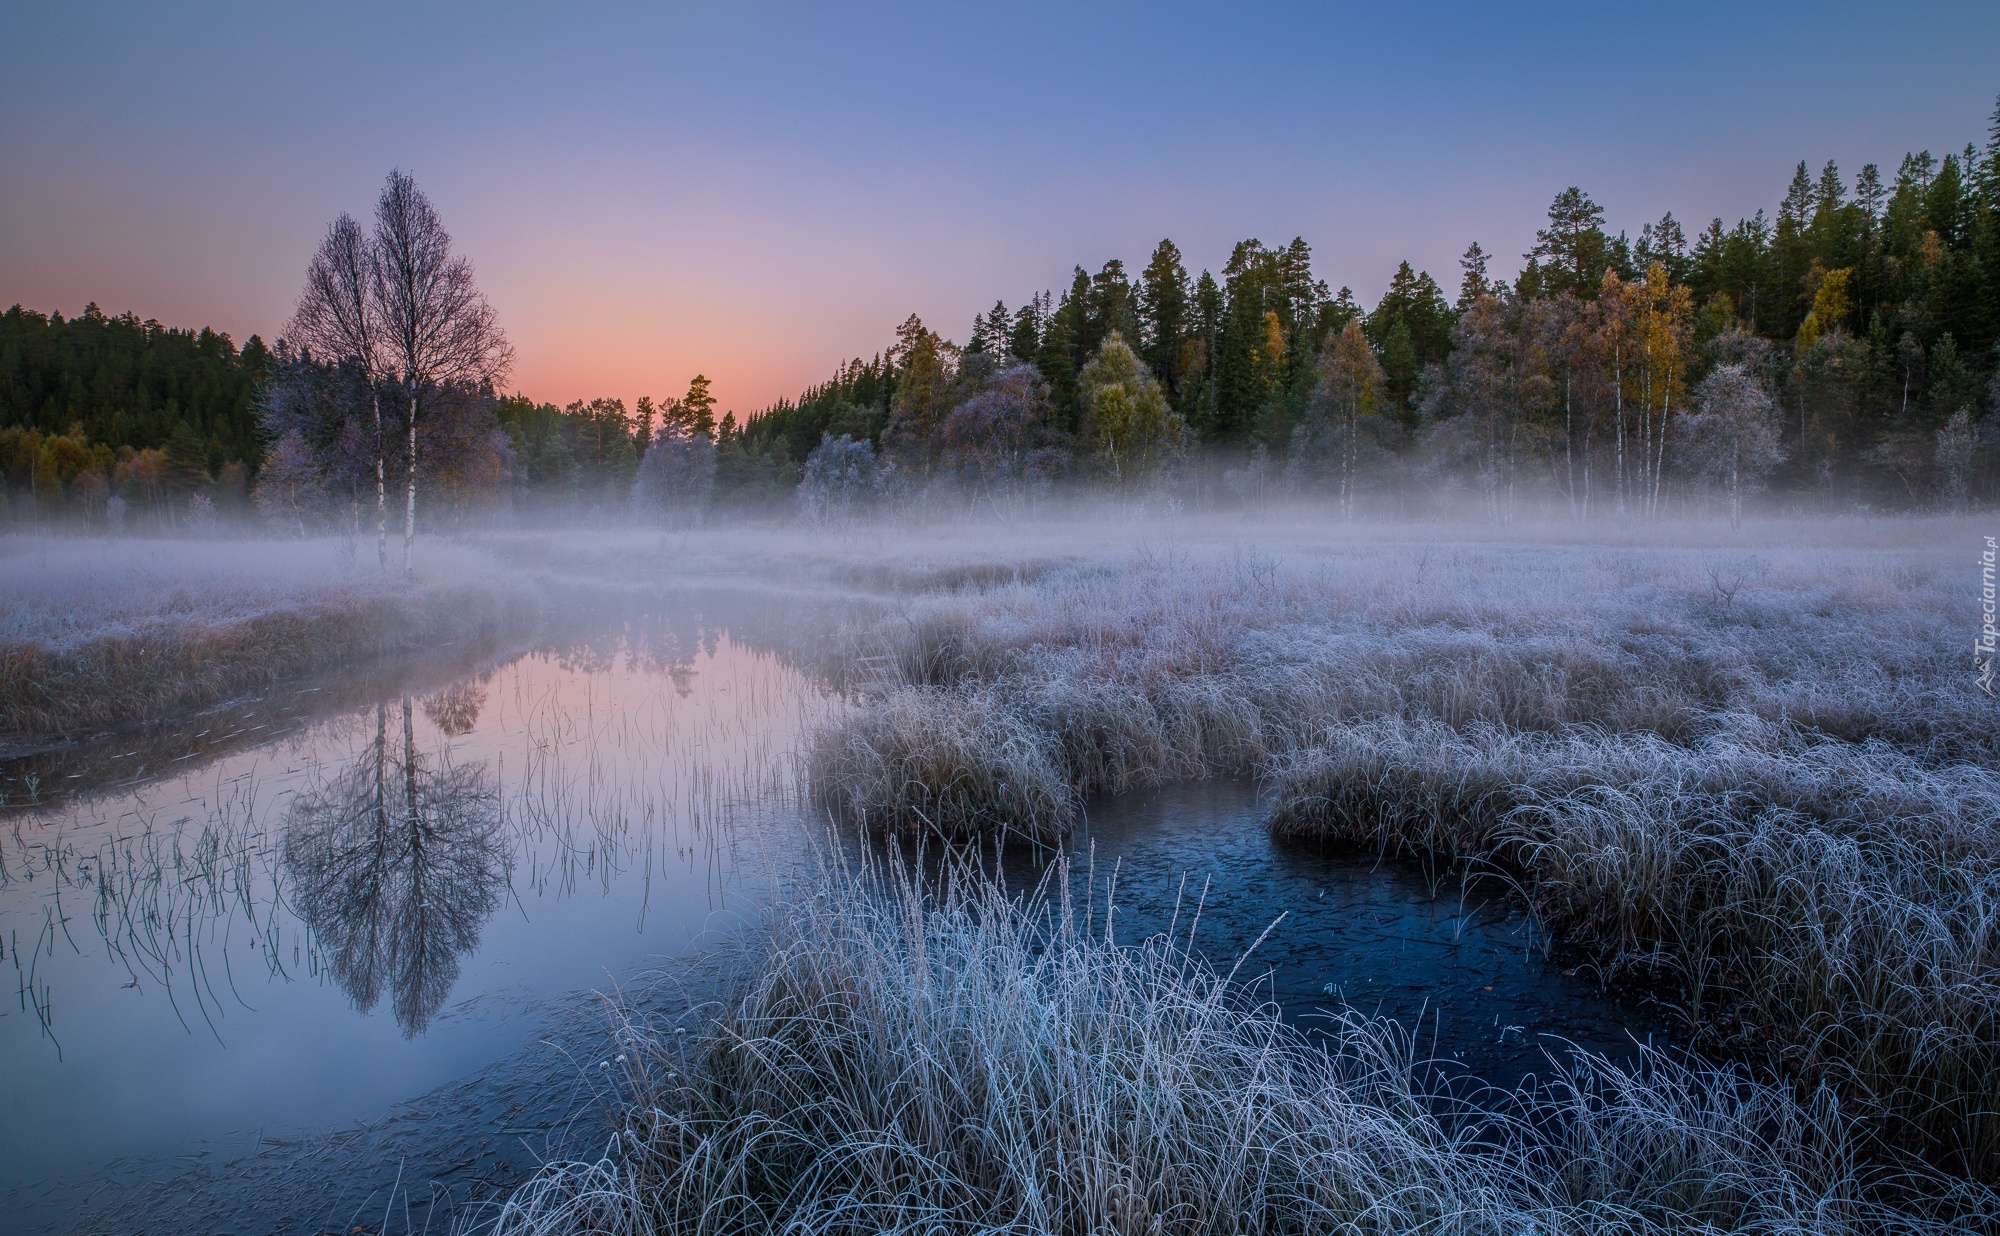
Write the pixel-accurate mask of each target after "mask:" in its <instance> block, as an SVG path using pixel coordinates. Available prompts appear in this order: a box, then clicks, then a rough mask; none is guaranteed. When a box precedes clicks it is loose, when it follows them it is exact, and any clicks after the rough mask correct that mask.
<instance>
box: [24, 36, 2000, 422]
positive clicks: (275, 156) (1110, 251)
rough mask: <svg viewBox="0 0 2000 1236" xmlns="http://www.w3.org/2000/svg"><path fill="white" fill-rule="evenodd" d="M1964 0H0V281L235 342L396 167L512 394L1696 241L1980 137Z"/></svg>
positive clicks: (739, 373)
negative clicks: (1121, 311) (678, 1)
mask: <svg viewBox="0 0 2000 1236" xmlns="http://www.w3.org/2000/svg"><path fill="white" fill-rule="evenodd" d="M1996 93H2000V5H1996V4H1992V3H1977V4H1924V5H1904V6H1890V5H1866V6H1864V5H1840V4H1817V5H1760V4H1753V3H1741V4H1733V5H1685V6H1679V7H1676V8H1671V9H1669V8H1667V7H1666V6H1658V5H1592V6H1585V5H1535V6H1527V5H1516V6H1492V5H1471V4H1443V3H1439V4H1407V5H1379V4H1378V5H1349V4H1264V5H1257V4H1238V5H1207V6H1190V5H1172V4H1151V5H1084V4H1075V5H1047V6H1043V5H1016V6H1010V7H1003V6H979V7H953V8H946V7H944V6H937V5H907V6H896V5H853V6H804V5H784V4H769V5H756V4H730V5H612V4H601V5H592V4H573V5H566V6H561V7H560V8H558V7H554V6H549V7H542V6H508V5H504V4H485V5H411V6H393V5H382V6H373V5H337V4H320V5H316V6H313V7H310V8H306V7H294V8H287V9H275V8H271V9H267V8H264V7H253V6H243V5H199V4H197V5H191V6H185V7H180V6H176V7H171V8H170V7H168V6H157V5H108V4H88V3H73V4H63V5H47V4H32V5H31V4H25V3H16V2H15V0H5V2H4V3H0V108H4V115H5V116H6V117H7V120H6V123H5V125H4V126H3V127H0V169H4V174H0V304H7V303H13V302H15V301H21V302H23V303H26V304H28V305H30V306H32V307H36V308H42V309H52V308H53V309H61V310H63V311H64V312H75V311H76V310H78V309H80V308H81V307H82V305H83V304H84V302H86V301H89V300H95V301H97V302H98V303H100V304H101V305H103V306H104V307H105V308H106V309H107V310H111V311H118V310H122V309H126V308H130V309H133V310H135V311H137V312H138V313H140V314H141V315H142V316H152V317H158V318H160V319H162V320H163V321H169V322H173V323H176V324H204V323H206V324H212V325H215V326H216V327H218V328H221V329H226V330H229V331H230V332H231V333H232V334H234V335H236V336H237V337H238V338H239V339H240V338H242V337H245V336H247V335H248V334H250V333H251V332H253V331H256V332H260V333H263V334H264V335H266V336H267V337H269V336H270V335H272V334H274V333H275V332H276V331H277V330H278V328H279V327H280V325H281V324H282V322H283V320H284V318H285V316H286V314H287V312H288V311H289V308H290V305H291V301H292V298H293V296H294V295H295V294H296V291H297V286H298V282H299V276H300V274H301V272H302V271H303V268H304V265H305V261H306V259H307V257H308V255H309V254H310V252H311V249H312V246H313V245H314V243H315V242H316V240H317V238H318V236H319V234H320V233H321V231H322V230H323V229H324V227H325V225H326V223H327V222H328V221H329V220H330V219H331V218H332V217H333V216H334V215H335V214H336V213H338V212H339V211H341V210H343V209H345V210H349V211H352V212H354V213H356V214H357V215H360V214H364V213H365V212H366V211H367V210H368V209H369V208H370V207H371V205H372V203H373V200H374V196H375V193H376V191H377V190H378V188H379V186H380V183H381V180H382V177H383V175H384V174H385V173H386V172H387V171H388V170H389V168H391V167H404V168H408V169H410V170H412V171H414V172H415V174H416V176H417V179H418V183H419V184H420V185H421V186H422V187H423V188H424V189H425V190H426V191H427V192H429V193H430V195H431V197H432V198H433V200H434V201H435V202H436V203H437V205H438V208H439V210H440V211H441V213H442V214H443V216H444V218H445V221H446V223H447V225H448V226H449V227H450V228H451V229H452V231H453V233H454V235H455V236H456V237H457V239H458V242H459V245H460V247H461V249H462V250H463V251H464V252H466V253H467V254H469V255H470V256H471V257H472V258H473V260H474V261H475V263H476V264H477V266H478V269H479V271H480V274H481V278H482V281H483V283H484V285H485V287H486V288H487V290H488V292H489V294H490V295H491V297H492V299H493V300H494V302H495V304H496V306H497V307H498V308H499V310H500V312H501V315H502V320H503V323H505V324H506V325H507V327H508V328H509V330H510V332H511V334H512V335H513V337H514V341H515V343H516V347H517V352H518V354H519V361H518V363H517V367H516V373H515V378H514V384H515V385H517V386H518V387H520V388H521V389H522V390H524V391H525V392H526V393H528V394H530V395H533V396H535V397H537V398H545V399H554V400H558V401H567V400H569V399H573V398H579V397H588V396H591V395H597V394H609V395H618V396H621V397H623V398H625V399H627V400H628V401H629V400H631V399H632V398H634V397H635V396H637V395H638V394H641V393H652V394H654V395H656V396H657V395H665V394H672V393H675V392H677V391H679V390H680V389H682V388H683V387H685V385H686V381H687V379H688V377H690V376H691V375H692V374H693V373H694V372H695V371H696V370H704V371H706V372H707V373H709V374H710V375H711V376H712V377H713V378H714V379H715V380H716V385H717V391H718V394H719V395H720V396H721V398H722V400H723V403H724V405H725V406H730V407H735V408H737V409H739V410H748V409H750V408H754V407H757V406H760V405H762V404H763V403H766V402H768V401H769V400H770V399H772V398H774V397H776V396H778V395H782V394H788V393H794V392H796V391H797V389H798V388H799V387H801V386H803V385H805V384H806V383H809V382H812V381H815V380H818V379H819V378H822V377H824V376H825V375H826V374H827V373H828V372H829V371H830V370H831V369H832V367H833V365H834V364H835V363H837V362H838V361H839V360H840V359H841V358H842V357H844V356H849V355H854V354H858V353H873V352H874V351H875V350H877V349H878V348H880V347H881V346H882V345H883V344H884V343H885V342H886V341H887V339H888V338H889V335H890V332H891V330H892V329H893V327H894V326H895V324H896V323H897V322H898V321H900V320H901V319H902V318H903V317H904V316H906V315H907V314H909V313H910V312H913V311H914V312H917V313H920V314H922V315H923V316H924V318H925V320H926V321H928V322H930V323H932V324H933V325H934V326H937V327H938V328H940V329H942V330H943V331H945V333H947V334H950V335H952V336H954V337H958V338H961V339H962V338H963V337H964V335H965V333H966V329H967V325H968V323H969V321H970V318H971V315H972V314H973V313H974V312H976V311H978V310H980V309H982V308H984V307H985V306H987V305H989V304H991V303H992V301H993V299H994V298H995V297H1005V298H1006V300H1007V301H1008V303H1009V304H1014V303H1017V302H1018V301H1020V300H1021V299H1023V298H1024V297H1025V296H1027V295H1028V294H1029V293H1031V292H1033V291H1035V290H1037V289H1041V288H1047V287H1060V286H1061V285H1062V284H1063V283H1065V282H1066V280H1067V275H1068V271H1069V269H1070V266H1071V265H1072V264H1073V263H1076V262H1082V263H1084V264H1085V265H1087V266H1090V267H1093V268H1094V267H1095V266H1097V265H1098V264H1099V263H1101V262H1102V261H1103V260H1104V259H1106V258H1109V257H1114V256H1115V257H1122V258H1124V259H1125V261H1126V262H1127V263H1128V265H1133V266H1137V265H1139V264H1141V263H1143V262H1144V260H1145V257H1146V255H1147V253H1148V252H1149V251H1150V250H1151V248H1152V246H1153V244H1154V243H1155V242H1156V241H1158V240H1159V239H1160V238H1161V237H1162V236H1171V237H1173V238H1174V240H1175V241H1176V242H1177V243H1178V244H1179V245H1180V247H1181V249H1182V251H1183V252H1184V253H1185V254H1186V255H1187V257H1188V260H1189V262H1190V264H1192V265H1193V266H1195V267H1196V268H1197V269H1198V268H1199V267H1201V266H1204V265H1206V266H1219V265H1220V263H1221V262H1222V261H1223V260H1224V259H1225V258H1226V257H1227V254H1228V250H1229V247H1230V245H1231V244H1232V243H1233V242H1234V241H1236V240H1238V239H1241V238H1243V237H1246V236H1257V237H1260V238H1262V239H1263V240H1265V241H1266V242H1270V243H1282V242H1283V241H1286V240H1289V239H1290V238H1291V237H1292V236H1294V235H1303V236H1304V237H1305V238H1306V239H1307V240H1308V241H1309V242H1311V243H1312V245H1313V247H1314V251H1315V254H1316V259H1317V266H1318V270H1319V273H1320V274H1321V276H1322V277H1324V278H1326V279H1327V280H1328V281H1329V282H1330V283H1332V284H1333V285H1334V286H1336V287H1337V286H1339V285H1341V284H1347V285H1351V286H1352V287H1353V288H1354V290H1355V292H1356V293H1357V295H1359V296H1360V297H1361V299H1362V300H1363V302H1364V303H1370V302H1372V301H1373V299H1374V298H1375V297H1376V296H1377V295H1379V293H1380V291H1381V289H1382V288H1383V286H1384V285H1385V284H1386V282H1387V280H1388V277H1389V275H1390V273H1391V272H1392V271H1393V270H1394V268H1395V264H1396V262H1397V261H1398V260H1399V259H1402V258H1409V259H1410V260H1411V261H1412V262H1414V263H1416V264H1417V265H1420V266H1423V267H1426V268H1428V269H1430V270H1431V271H1432V272H1433V273H1434V274H1435V275H1436V276H1437V278H1438V279H1439V281H1440V283H1443V284H1445V285H1446V286H1447V287H1451V286H1453V285H1454V284H1455V281H1456V264H1455V263H1456V258H1457V255H1458V254H1459V252H1460V251H1462V250H1463V249H1464V247H1465V245H1466V243H1467V242H1468V241H1470V240H1473V239H1475V238H1476V239H1478V240H1479V241H1481V243H1482V244H1483V245H1484V246H1485V247H1486V248H1487V249H1488V250H1489V251H1491V252H1492V253H1494V254H1495V255H1496V263H1497V265H1499V266H1501V267H1503V268H1505V269H1508V270H1511V269H1513V268H1514V267H1516V266H1518V258H1519V255H1520V254H1521V252H1522V251H1524V250H1525V249H1526V248H1527V247H1528V246H1529V245H1530V244H1531V243H1532V240H1533V234H1534V230H1535V227H1536V225H1537V223H1538V222H1539V221H1540V219H1541V216H1542V213H1543V211H1544V210H1545V209H1546V208H1547V205H1548V202H1549V199H1550V198H1551V197H1553V196H1554V194H1555V193H1556V192H1557V191H1558V190H1559V189H1561V188H1562V187H1563V186H1565V185H1569V184H1578V185H1581V186H1582V187H1583V188H1585V189H1586V190H1587V191H1588V192H1590V193H1591V194H1592V195H1593V196H1594V197H1595V198H1596V199H1597V200H1598V201H1599V202H1600V203H1601V204H1603V206H1604V207H1605V209H1606V211H1607V214H1608V217H1609V221H1610V223H1611V225H1612V226H1613V227H1614V228H1625V229H1628V230H1630V231H1632V232H1634V233H1636V232H1637V230H1638V228H1639V226H1640V225H1641V224H1642V223H1644V222H1647V221H1649V220H1652V219H1655V218H1657V217H1658V216H1659V215H1660V214H1661V213H1662V212H1663V211H1665V210H1668V209H1671V210H1673V211H1674V212H1675V214H1676V215H1677V216H1678V217H1680V218H1681V219H1682V220H1683V222H1684V223H1686V224H1687V225H1688V230H1689V232H1690V234H1692V233H1693V232H1694V231H1695V230H1696V229H1697V228H1698V227H1699V226H1700V225H1701V224H1703V223H1705V222H1706V221H1707V220H1708V219H1709V218H1710V217H1712V216H1716V215H1720V216H1723V217H1724V218H1725V219H1728V220H1730V221H1734V219H1735V218H1737V217H1738V216H1741V215H1745V214H1748V213H1750V212H1753V211H1755V210H1756V209H1758V208H1759V207H1766V208H1769V207H1771V206H1772V205H1774V204H1775V202H1776V201H1777V199H1778V197H1779V196H1780V195H1781V194H1782V192H1783V190H1784V186H1785V182H1786V181H1787V179H1788V178H1789V176H1790V171H1791V168H1792V166H1793V165H1794V164H1795V163H1796V162H1797V161H1798V160H1800V159H1805V160H1807V161H1808V162H1809V163H1810V164H1811V165H1812V166H1813V168H1814V169H1815V171H1817V169H1818V167H1819V166H1820V165H1821V164H1822V163H1824V162H1825V161H1826V160H1827V159H1834V160H1837V161H1838V162H1839V163H1840V165H1841V167H1842V168H1843V170H1844V171H1846V172H1847V173H1849V174H1850V175H1851V174H1852V173H1853V172H1854V171H1855V170H1857V169H1858V168H1859V166H1860V165H1861V164H1862V163H1864V162H1868V161H1875V162H1879V163H1881V164H1883V165H1884V170H1885V172H1891V171H1893V168H1894V164H1895V163H1896V161H1897V160H1898V159H1900V157H1901V156H1902V154H1903V153H1904V152H1905V151H1908V150H1914V149H1920V148H1929V149H1931V150H1933V151H1935V152H1938V153H1942V152H1944V151H1945V150H1949V149H1955V148H1957V147H1959V146H1962V145H1963V144H1964V143H1965V142H1967V141H1971V140H1982V141H1983V139H1984V137H1985V134H1986V130H1987V126H1988V122H1989V119H1990V117H1991V114H1992V111H1993V106H1994V99H1995V95H1996Z"/></svg>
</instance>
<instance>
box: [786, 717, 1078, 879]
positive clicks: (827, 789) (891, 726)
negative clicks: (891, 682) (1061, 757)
mask: <svg viewBox="0 0 2000 1236" xmlns="http://www.w3.org/2000/svg"><path fill="white" fill-rule="evenodd" d="M808 758H809V767H810V770H811V779H812V784H813V786H814V789H815V793H816V794H817V796H818V798H819V800H820V802H821V803H822V804H823V805H824V806H826V807H827V808H829V809H831V810H833V811H834V812H836V813H838V814H841V815H844V816H846V817H847V818H849V819H852V820H855V821H858V822H859V823H861V824H862V825H863V826H864V827H867V828H870V829H874V830H877V831H880V832H884V833H919V834H926V835H935V836H937V837H940V838H943V839H946V840H950V841H963V840H969V839H975V838H979V837H983V836H987V835H989V834H1002V835H1006V836H1013V837H1021V838H1024V839H1027V840H1030V841H1037V842H1052V841H1055V840H1057V839H1059V838H1061V837H1062V835H1063V834H1064V833H1066V832H1067V831H1068V830H1069V827H1070V825H1071V823H1072V822H1073V821H1074V820H1075V818H1076V813H1077V799H1076V795H1075V794H1074V793H1072V792H1071V790H1070V788H1069V785H1068V783H1067V781H1066V780H1065V779H1064V778H1063V776H1062V775H1061V774H1060V772H1059V771H1058V770H1057V768H1056V764H1055V761H1054V759H1053V758H1052V756H1051V754H1050V752H1049V751H1048V749H1047V747H1046V744H1045V743H1044V741H1043V739H1042V737H1041V736H1040V734H1039V733H1038V732H1037V731H1036V730H1035V729H1034V728H1032V727H1031V726H1030V725H1028V724H1027V722H1026V721H1025V720H1024V719H1023V718H1022V717H1021V716H1020V715H1018V714H1017V713H1016V712H1015V711H1014V710H1012V709H1010V708H1008V707H1007V706H1006V705H1005V704H1004V703H1003V702H1002V701H1001V700H999V699H998V698H997V697H995V696H993V695H989V694H982V693H979V692H949V691H942V690H937V689H934V688H924V687H905V688H900V689H897V690H894V691H891V692H889V693H888V694H887V695H886V696H884V697H883V698H881V699H879V700H877V701H875V702H874V703H873V704H872V705H871V706H870V707H868V708H867V709H865V710H864V711H862V712H861V713H859V714H858V715H856V716H855V717H853V718H852V719H851V720H849V721H848V722H846V723H845V724H842V725H839V726H836V727H834V728H832V729H829V730H826V731H823V732H821V733H820V734H819V735H818V737H817V739H816V741H815V743H814V745H813V747H812V750H811V752H810V754H809V757H808Z"/></svg>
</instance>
